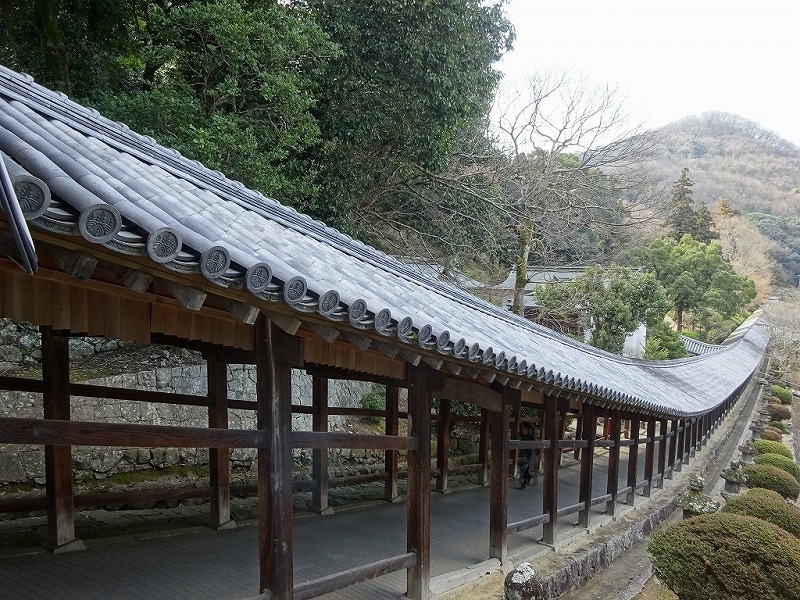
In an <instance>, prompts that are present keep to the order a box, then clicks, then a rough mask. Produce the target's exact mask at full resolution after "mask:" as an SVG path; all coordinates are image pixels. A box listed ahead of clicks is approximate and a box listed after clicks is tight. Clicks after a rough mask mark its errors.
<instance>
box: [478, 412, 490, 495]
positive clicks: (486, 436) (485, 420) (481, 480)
mask: <svg viewBox="0 0 800 600" xmlns="http://www.w3.org/2000/svg"><path fill="white" fill-rule="evenodd" d="M490 428H491V418H490V416H489V410H488V409H486V408H482V409H481V437H480V441H479V443H478V460H479V461H480V469H479V470H478V485H482V486H486V485H489V472H490V469H489V466H490V464H489V445H490V444H489V440H490Z"/></svg>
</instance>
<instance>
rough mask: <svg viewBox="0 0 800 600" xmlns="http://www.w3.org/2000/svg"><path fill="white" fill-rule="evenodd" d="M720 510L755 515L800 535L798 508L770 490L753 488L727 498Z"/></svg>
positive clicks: (795, 534)
mask: <svg viewBox="0 0 800 600" xmlns="http://www.w3.org/2000/svg"><path fill="white" fill-rule="evenodd" d="M722 512H725V513H733V514H737V515H746V516H748V517H756V518H757V519H762V520H764V521H767V522H769V523H772V524H773V525H777V526H778V527H780V528H781V529H785V530H786V531H788V532H789V533H791V534H792V535H793V536H794V537H796V538H798V537H800V509H798V508H797V507H796V506H794V505H792V504H789V503H788V502H786V500H784V499H783V498H782V497H781V495H780V494H778V493H777V492H773V491H772V490H767V489H764V488H753V489H751V490H749V491H748V492H747V493H746V494H742V495H741V496H738V497H737V498H732V499H730V500H728V501H727V502H726V503H725V506H723V507H722Z"/></svg>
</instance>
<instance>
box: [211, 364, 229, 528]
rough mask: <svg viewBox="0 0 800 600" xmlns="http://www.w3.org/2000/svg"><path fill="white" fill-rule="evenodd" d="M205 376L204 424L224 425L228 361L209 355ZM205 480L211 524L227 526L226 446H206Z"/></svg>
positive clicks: (226, 409) (226, 425) (222, 427)
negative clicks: (205, 404)
mask: <svg viewBox="0 0 800 600" xmlns="http://www.w3.org/2000/svg"><path fill="white" fill-rule="evenodd" d="M206 376H207V378H208V400H209V407H208V426H209V427H210V428H212V429H214V428H218V429H227V428H228V364H227V362H226V361H225V360H224V359H222V358H221V357H219V356H217V355H215V354H211V355H209V356H208V357H207V359H206ZM208 463H209V482H210V483H211V525H212V527H216V528H217V529H231V528H234V527H236V522H235V521H234V520H233V519H231V461H230V449H228V448H209V449H208Z"/></svg>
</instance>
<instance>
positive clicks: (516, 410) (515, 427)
mask: <svg viewBox="0 0 800 600" xmlns="http://www.w3.org/2000/svg"><path fill="white" fill-rule="evenodd" d="M508 407H509V409H510V411H511V437H512V438H514V439H519V433H520V429H521V426H522V395H521V394H520V396H519V400H516V401H513V402H510V403H509V404H508ZM509 459H510V460H509V462H508V464H507V465H506V469H507V470H508V476H509V477H511V478H513V479H516V477H517V475H518V473H517V468H518V465H519V450H511V452H510V456H509Z"/></svg>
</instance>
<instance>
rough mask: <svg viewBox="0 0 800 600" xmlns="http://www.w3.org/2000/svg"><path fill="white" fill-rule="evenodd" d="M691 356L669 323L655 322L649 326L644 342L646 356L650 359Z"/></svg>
mask: <svg viewBox="0 0 800 600" xmlns="http://www.w3.org/2000/svg"><path fill="white" fill-rule="evenodd" d="M686 356H689V354H688V353H687V352H686V347H685V346H684V345H683V342H682V341H681V338H680V336H679V335H678V333H677V332H676V331H674V330H673V329H672V328H671V327H670V326H669V325H668V324H667V323H665V322H663V321H662V322H661V323H655V324H654V325H650V326H649V327H648V328H647V339H646V340H645V344H644V358H646V359H648V360H668V359H672V358H684V357H686Z"/></svg>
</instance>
